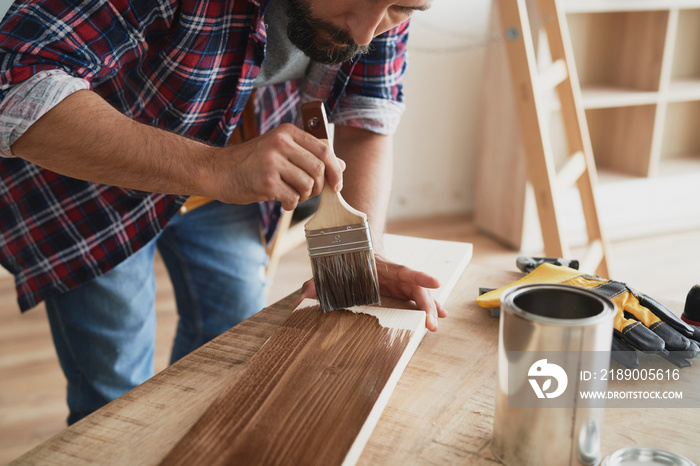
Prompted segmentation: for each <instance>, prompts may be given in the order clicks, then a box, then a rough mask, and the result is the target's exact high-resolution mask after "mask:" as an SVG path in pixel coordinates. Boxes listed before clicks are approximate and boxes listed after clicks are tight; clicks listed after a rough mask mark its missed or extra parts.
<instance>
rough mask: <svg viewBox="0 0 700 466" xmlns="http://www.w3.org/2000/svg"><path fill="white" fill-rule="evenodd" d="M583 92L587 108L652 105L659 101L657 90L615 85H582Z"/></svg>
mask: <svg viewBox="0 0 700 466" xmlns="http://www.w3.org/2000/svg"><path fill="white" fill-rule="evenodd" d="M581 94H582V97H583V107H584V108H586V109H589V108H613V107H629V106H633V105H651V104H656V103H657V102H658V101H659V93H658V92H655V91H639V90H636V89H629V88H622V87H613V86H595V85H588V86H582V87H581Z"/></svg>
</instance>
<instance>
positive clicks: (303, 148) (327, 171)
mask: <svg viewBox="0 0 700 466" xmlns="http://www.w3.org/2000/svg"><path fill="white" fill-rule="evenodd" d="M273 131H275V130H273ZM276 131H277V132H278V133H279V134H271V135H270V136H269V138H270V143H271V144H272V148H271V149H270V150H272V151H274V152H278V153H279V155H280V156H281V159H280V160H279V161H277V163H278V167H279V168H278V173H279V178H280V181H281V182H282V183H281V184H280V186H279V188H278V193H277V196H276V198H277V199H278V200H279V201H280V202H282V204H283V205H285V204H286V205H287V206H289V207H290V208H291V209H293V208H294V207H295V206H296V204H297V203H299V202H303V201H305V200H307V199H309V198H311V197H314V196H316V195H318V194H320V193H321V190H322V189H323V186H324V185H325V183H328V185H329V186H330V187H331V188H332V189H333V190H334V191H336V192H337V191H340V190H341V189H342V187H343V170H344V169H345V162H343V161H342V160H341V159H339V158H338V157H336V156H335V153H334V152H333V150H332V149H331V148H330V147H329V146H328V145H327V144H326V143H324V142H322V141H320V140H319V139H316V138H315V137H313V136H312V135H310V134H308V133H306V132H304V131H302V130H301V129H299V128H297V127H295V126H292V125H282V126H280V127H279V128H277V129H276Z"/></svg>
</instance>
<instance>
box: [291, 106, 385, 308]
mask: <svg viewBox="0 0 700 466" xmlns="http://www.w3.org/2000/svg"><path fill="white" fill-rule="evenodd" d="M301 117H302V120H303V122H304V129H305V130H306V131H307V132H308V133H310V134H312V135H314V136H316V137H317V138H318V139H320V140H321V141H323V142H325V143H326V144H328V145H329V146H330V147H331V148H332V147H333V145H332V144H331V143H330V141H329V135H328V120H327V118H326V111H325V108H324V106H323V102H321V101H314V102H308V103H305V104H303V105H302V106H301ZM304 231H305V233H306V245H307V247H308V250H309V258H310V260H311V269H312V272H313V277H314V284H315V285H316V294H317V296H318V300H319V302H320V304H321V310H323V311H324V312H328V311H333V310H335V309H345V308H348V307H352V306H364V305H369V304H376V303H379V300H380V298H379V280H378V278H377V264H376V262H375V260H374V251H373V249H372V238H371V234H370V230H369V223H368V222H367V215H366V214H365V213H363V212H360V211H359V210H357V209H354V208H353V207H351V206H350V205H349V204H348V203H347V202H345V200H344V199H343V197H342V196H341V195H340V193H336V192H335V191H333V189H332V188H331V187H330V186H329V185H328V184H327V183H326V184H325V185H324V187H323V191H322V192H321V203H320V205H319V207H318V210H317V211H316V213H315V214H314V216H313V217H312V218H311V219H310V220H309V221H308V222H307V223H306V224H305V225H304Z"/></svg>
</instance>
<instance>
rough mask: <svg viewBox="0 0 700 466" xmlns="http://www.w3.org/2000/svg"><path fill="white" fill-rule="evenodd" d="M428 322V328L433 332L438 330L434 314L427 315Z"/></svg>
mask: <svg viewBox="0 0 700 466" xmlns="http://www.w3.org/2000/svg"><path fill="white" fill-rule="evenodd" d="M426 320H427V322H428V324H427V325H426V327H428V329H429V330H432V331H435V330H437V319H436V318H435V317H434V316H433V315H432V314H427V319H426Z"/></svg>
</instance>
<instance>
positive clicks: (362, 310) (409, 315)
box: [294, 298, 425, 331]
mask: <svg viewBox="0 0 700 466" xmlns="http://www.w3.org/2000/svg"><path fill="white" fill-rule="evenodd" d="M318 306H319V303H318V301H317V300H315V299H309V298H307V299H304V300H303V301H302V302H301V303H300V304H299V305H298V306H297V307H296V308H295V309H294V311H295V312H296V311H298V310H299V309H306V308H309V307H318ZM345 310H346V311H350V312H354V313H355V314H368V315H371V316H373V317H376V319H377V320H378V321H379V325H381V326H382V327H384V328H388V329H393V330H411V331H413V330H415V329H416V324H415V322H418V321H420V322H422V324H423V325H424V326H425V317H424V313H423V312H422V311H415V310H408V309H391V308H385V307H378V306H353V307H349V308H347V309H345ZM331 312H335V311H331ZM416 316H417V317H416ZM395 317H400V318H398V319H396V318H395ZM394 321H396V324H398V325H395V324H394Z"/></svg>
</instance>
